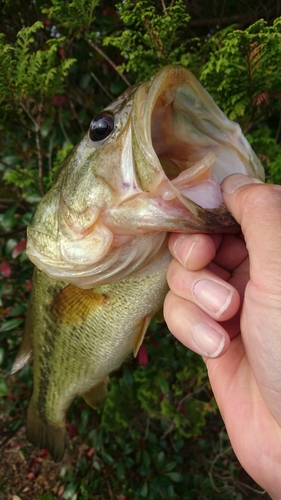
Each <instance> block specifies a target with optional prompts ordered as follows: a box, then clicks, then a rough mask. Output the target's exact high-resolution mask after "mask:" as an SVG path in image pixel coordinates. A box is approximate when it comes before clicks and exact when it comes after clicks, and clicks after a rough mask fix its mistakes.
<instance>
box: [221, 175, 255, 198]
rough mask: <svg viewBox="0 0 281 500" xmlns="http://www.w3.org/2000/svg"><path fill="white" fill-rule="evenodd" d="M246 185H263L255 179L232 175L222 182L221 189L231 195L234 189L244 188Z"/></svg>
mask: <svg viewBox="0 0 281 500" xmlns="http://www.w3.org/2000/svg"><path fill="white" fill-rule="evenodd" d="M246 184H263V182H262V181H260V180H259V179H256V178H255V177H248V175H243V174H233V175H229V176H228V177H226V178H225V179H224V180H223V181H222V183H221V189H222V191H224V192H225V193H226V194H233V193H234V191H236V189H238V188H240V187H242V186H246Z"/></svg>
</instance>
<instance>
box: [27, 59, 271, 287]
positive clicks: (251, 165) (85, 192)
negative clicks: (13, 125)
mask: <svg viewBox="0 0 281 500" xmlns="http://www.w3.org/2000/svg"><path fill="white" fill-rule="evenodd" d="M234 173H242V174H246V175H250V176H253V177H256V178H258V179H261V180H263V179H264V172H263V168H262V165H261V163H260V161H259V160H258V158H257V157H256V155H255V153H254V152H253V150H252V149H251V147H250V145H249V143H248V142H247V140H246V138H245V137H244V135H243V134H242V132H241V129H240V127H239V125H237V124H236V123H234V122H232V121H230V120H228V118H227V117H226V116H225V115H224V113H223V112H222V111H221V110H220V109H219V108H218V106H217V105H216V104H215V102H214V101H213V99H212V98H211V96H210V95H209V94H208V93H207V91H206V90H205V89H204V88H203V87H202V85H201V84H200V83H199V82H198V81H197V79H196V78H195V77H194V76H193V75H192V74H191V73H190V72H189V71H188V70H186V69H184V68H183V67H181V66H176V65H171V66H167V67H164V68H162V69H161V70H160V71H159V72H158V73H157V74H156V75H155V76H154V77H153V78H151V79H150V80H149V81H147V82H144V83H142V84H140V85H135V86H133V87H131V88H129V89H128V90H126V91H125V92H124V93H123V94H122V95H121V96H120V97H119V98H118V99H117V100H116V101H114V102H113V103H112V104H110V105H109V106H108V107H107V108H106V109H105V110H104V111H103V112H101V113H100V114H98V115H97V116H96V117H95V118H94V119H93V120H92V122H91V124H90V127H89V130H88V132H87V134H86V135H85V137H84V138H83V139H82V140H81V142H80V143H79V144H78V145H77V146H76V147H75V148H74V149H73V150H72V151H71V153H70V154H69V155H68V156H67V157H66V159H65V160H64V162H63V164H62V166H61V168H60V170H59V172H58V175H57V178H56V181H55V183H54V185H53V187H52V189H51V190H50V191H49V192H48V193H47V194H46V195H45V197H44V198H43V199H42V201H41V202H40V204H39V206H38V208H37V210H36V212H35V215H34V217H33V219H32V222H31V224H30V227H29V228H28V245H27V253H28V255H29V257H30V259H31V260H32V261H33V262H34V263H35V265H36V266H37V267H38V268H39V269H42V270H43V271H44V272H46V273H47V274H49V275H50V276H52V277H54V278H56V279H62V280H65V281H68V282H72V283H74V284H76V285H78V286H80V287H84V288H90V287H92V286H93V285H95V284H97V283H104V282H111V281H114V280H117V279H120V278H122V277H124V276H126V275H128V274H129V273H132V272H133V271H136V270H138V269H140V268H142V267H143V266H144V265H146V264H147V263H148V262H149V261H151V260H152V259H155V257H156V255H157V254H158V253H159V251H160V250H161V248H162V247H163V244H164V242H165V239H166V233H167V232H206V233H211V232H235V231H236V232H237V230H238V226H237V224H236V222H235V220H234V219H233V217H232V216H231V214H230V213H229V212H228V211H227V209H226V207H225V206H224V203H223V198H222V193H221V189H220V183H221V182H222V181H223V179H224V178H225V177H227V176H228V175H230V174H234Z"/></svg>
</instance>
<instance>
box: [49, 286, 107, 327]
mask: <svg viewBox="0 0 281 500" xmlns="http://www.w3.org/2000/svg"><path fill="white" fill-rule="evenodd" d="M105 299H106V296H105V295H102V294H99V293H96V292H93V291H92V290H82V289H81V288H78V287H77V286H75V285H72V284H70V285H67V286H66V287H65V288H63V290H61V291H60V292H59V293H58V294H57V295H56V297H55V298H54V299H53V300H52V302H51V304H50V311H51V314H52V315H53V316H54V317H55V319H56V320H57V321H58V322H61V323H64V324H67V325H74V326H81V325H83V323H84V322H85V321H86V320H87V318H88V317H89V316H90V315H91V314H93V313H94V311H95V309H96V308H97V307H100V306H101V305H102V304H103V303H104V300H105Z"/></svg>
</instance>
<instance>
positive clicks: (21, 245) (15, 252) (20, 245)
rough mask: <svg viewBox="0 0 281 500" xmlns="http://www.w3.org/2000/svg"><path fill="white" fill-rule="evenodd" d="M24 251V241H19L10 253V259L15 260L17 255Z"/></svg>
mask: <svg viewBox="0 0 281 500" xmlns="http://www.w3.org/2000/svg"><path fill="white" fill-rule="evenodd" d="M25 249H26V239H24V240H21V241H20V242H19V243H18V244H17V245H16V246H15V247H14V248H13V251H12V257H13V259H15V258H16V257H17V256H18V255H20V254H21V253H22V252H23V251H24V250H25Z"/></svg>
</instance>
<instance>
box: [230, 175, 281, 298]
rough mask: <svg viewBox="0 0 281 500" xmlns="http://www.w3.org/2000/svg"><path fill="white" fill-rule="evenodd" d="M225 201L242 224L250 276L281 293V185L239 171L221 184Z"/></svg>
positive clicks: (265, 289)
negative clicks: (265, 182) (248, 258)
mask: <svg viewBox="0 0 281 500" xmlns="http://www.w3.org/2000/svg"><path fill="white" fill-rule="evenodd" d="M221 188H222V192H223V198H224V202H225V204H226V206H227V208H228V209H229V211H230V212H231V213H232V215H233V216H234V218H235V219H236V220H237V222H238V223H239V224H240V225H241V229H242V233H243V235H244V238H245V242H246V245H247V249H248V252H249V256H250V276H251V279H252V280H253V281H254V283H255V285H256V286H258V287H260V288H261V289H262V290H263V291H265V292H266V291H268V292H270V293H277V294H280V293H281V279H280V277H281V186H277V185H274V184H264V183H262V182H261V181H259V180H258V179H254V178H251V177H247V176H246V175H242V174H235V175H231V176H229V177H227V178H226V179H225V180H224V181H223V182H222V185H221Z"/></svg>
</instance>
